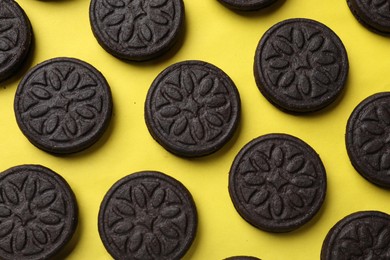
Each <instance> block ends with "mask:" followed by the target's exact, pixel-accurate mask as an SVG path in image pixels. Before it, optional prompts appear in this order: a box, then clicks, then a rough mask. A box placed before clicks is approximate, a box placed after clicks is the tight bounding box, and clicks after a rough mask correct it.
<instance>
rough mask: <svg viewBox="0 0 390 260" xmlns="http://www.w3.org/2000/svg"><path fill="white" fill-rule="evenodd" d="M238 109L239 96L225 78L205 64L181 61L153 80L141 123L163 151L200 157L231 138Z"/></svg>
mask: <svg viewBox="0 0 390 260" xmlns="http://www.w3.org/2000/svg"><path fill="white" fill-rule="evenodd" d="M240 111H241V104H240V96H239V93H238V91H237V88H236V87H235V85H234V83H233V81H232V80H231V79H230V78H229V76H227V75H226V74H225V73H224V72H223V71H222V70H220V69H219V68H217V67H215V66H214V65H211V64H209V63H206V62H203V61H184V62H179V63H176V64H174V65H171V66H170V67H168V68H166V69H165V70H164V71H162V72H161V73H160V74H159V75H158V76H157V78H156V79H155V80H154V81H153V83H152V85H151V87H150V89H149V92H148V95H147V98H146V102H145V121H146V125H147V127H148V129H149V132H150V134H151V135H152V136H153V138H154V139H155V140H157V142H158V143H160V144H161V145H162V146H163V147H164V148H165V149H166V150H168V151H170V152H172V153H174V154H176V155H179V156H184V157H198V156H204V155H208V154H211V153H213V152H215V151H217V150H219V149H220V148H221V147H222V146H223V145H224V144H225V143H227V142H228V141H229V140H230V139H231V138H232V136H233V134H234V132H235V130H236V128H237V126H238V123H239V119H240Z"/></svg>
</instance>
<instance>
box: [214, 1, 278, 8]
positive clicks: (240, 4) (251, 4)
mask: <svg viewBox="0 0 390 260" xmlns="http://www.w3.org/2000/svg"><path fill="white" fill-rule="evenodd" d="M218 1H220V2H221V3H223V4H224V5H226V6H228V7H229V8H232V9H236V10H239V11H255V10H259V9H261V8H264V7H267V6H269V5H271V4H273V3H275V2H276V1H277V0H218Z"/></svg>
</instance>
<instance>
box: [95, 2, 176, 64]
mask: <svg viewBox="0 0 390 260" xmlns="http://www.w3.org/2000/svg"><path fill="white" fill-rule="evenodd" d="M89 16H90V23H91V28H92V32H93V34H94V35H95V38H96V39H97V41H98V42H99V44H100V45H101V46H102V47H103V48H104V49H105V50H106V51H107V52H109V53H110V54H112V55H114V56H116V57H118V58H120V59H125V60H134V61H144V60H149V59H153V58H155V57H157V56H160V55H162V54H163V53H165V52H167V51H168V50H169V49H170V48H171V47H172V46H173V45H174V44H175V43H176V42H177V40H178V38H179V36H180V34H181V31H182V30H183V28H184V3H183V0H134V1H131V0H120V1H110V0H92V1H91V5H90V12H89Z"/></svg>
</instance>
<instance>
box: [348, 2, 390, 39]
mask: <svg viewBox="0 0 390 260" xmlns="http://www.w3.org/2000/svg"><path fill="white" fill-rule="evenodd" d="M347 3H348V6H349V9H350V10H351V12H352V14H353V15H354V16H355V18H356V19H357V20H358V21H359V22H360V23H361V24H363V25H364V26H366V28H368V29H370V30H371V31H373V32H376V33H380V34H385V35H390V12H389V10H390V2H389V1H385V0H379V1H372V0H347Z"/></svg>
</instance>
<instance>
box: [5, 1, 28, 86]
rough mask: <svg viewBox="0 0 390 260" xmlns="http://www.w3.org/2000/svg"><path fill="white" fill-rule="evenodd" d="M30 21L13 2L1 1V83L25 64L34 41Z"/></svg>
mask: <svg viewBox="0 0 390 260" xmlns="http://www.w3.org/2000/svg"><path fill="white" fill-rule="evenodd" d="M32 34H33V33H32V29H31V24H30V21H29V19H28V17H27V15H26V14H25V12H24V11H23V9H22V8H21V7H20V6H19V5H18V3H17V2H15V1H13V0H0V81H2V80H4V79H7V78H8V77H10V76H11V75H12V74H14V73H15V72H16V70H18V69H19V68H20V67H21V65H22V64H23V62H24V60H25V59H26V57H27V54H28V52H29V50H30V46H31V41H32Z"/></svg>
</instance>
